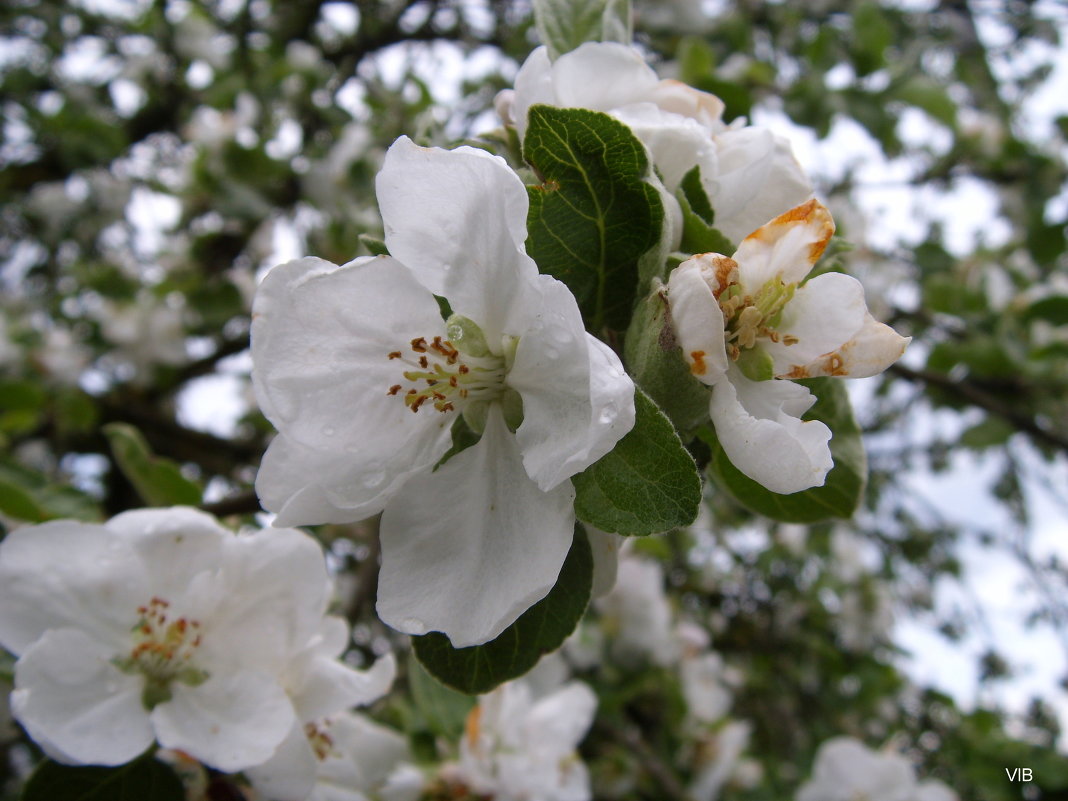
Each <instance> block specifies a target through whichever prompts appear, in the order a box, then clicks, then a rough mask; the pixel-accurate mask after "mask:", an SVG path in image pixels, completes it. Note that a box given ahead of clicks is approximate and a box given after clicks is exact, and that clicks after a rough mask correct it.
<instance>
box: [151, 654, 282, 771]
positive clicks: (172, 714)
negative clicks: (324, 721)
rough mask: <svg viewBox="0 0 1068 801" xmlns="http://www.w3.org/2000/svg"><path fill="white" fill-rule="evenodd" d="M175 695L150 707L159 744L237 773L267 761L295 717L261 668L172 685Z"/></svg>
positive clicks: (276, 687)
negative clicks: (193, 683)
mask: <svg viewBox="0 0 1068 801" xmlns="http://www.w3.org/2000/svg"><path fill="white" fill-rule="evenodd" d="M171 692H172V693H173V698H172V699H171V700H170V701H166V702H164V703H162V704H160V705H159V706H157V707H156V708H155V709H154V710H152V725H153V728H155V730H156V736H157V738H158V739H159V743H160V745H162V746H163V747H164V748H178V749H181V750H182V751H185V752H186V753H187V754H189V755H190V756H192V757H195V758H196V759H199V760H200V761H201V762H203V763H204V764H205V765H210V766H212V767H214V768H218V769H219V770H222V771H226V772H227V773H233V772H234V771H238V770H243V769H245V768H248V767H251V766H253V765H261V764H263V763H264V762H266V761H267V760H268V759H269V758H270V757H271V755H272V754H273V753H274V752H275V749H277V748H278V746H279V745H281V744H282V741H283V740H284V739H285V738H286V735H288V734H289V731H290V729H291V728H292V727H293V725H294V723H295V722H296V716H295V715H294V714H293V706H292V704H290V702H289V698H288V697H287V696H286V694H285V691H284V690H282V688H281V687H280V686H278V684H277V683H276V682H275V681H274V679H272V678H271V677H270V676H268V675H266V674H265V673H262V672H260V671H258V670H235V671H232V672H229V673H224V674H216V675H212V676H210V677H209V678H208V680H207V681H205V682H204V683H203V684H200V685H198V686H196V687H189V686H187V685H185V684H182V683H180V682H174V683H172V684H171Z"/></svg>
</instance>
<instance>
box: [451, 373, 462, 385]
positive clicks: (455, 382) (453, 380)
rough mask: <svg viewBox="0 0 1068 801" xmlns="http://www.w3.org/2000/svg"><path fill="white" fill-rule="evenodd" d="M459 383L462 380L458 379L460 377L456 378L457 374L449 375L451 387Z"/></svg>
mask: <svg viewBox="0 0 1068 801" xmlns="http://www.w3.org/2000/svg"><path fill="white" fill-rule="evenodd" d="M459 383H460V382H459V380H458V379H457V378H456V376H454V375H451V376H449V386H450V387H455V386H457V385H458V384H459Z"/></svg>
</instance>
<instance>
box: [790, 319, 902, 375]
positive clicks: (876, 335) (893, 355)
mask: <svg viewBox="0 0 1068 801" xmlns="http://www.w3.org/2000/svg"><path fill="white" fill-rule="evenodd" d="M911 341H912V337H903V336H901V335H900V334H898V333H897V331H895V330H894V329H893V328H891V327H890V326H888V325H886V324H884V323H880V322H878V321H877V320H876V319H875V318H874V317H872V316H871V314H867V315H866V317H865V319H864V324H863V325H862V326H861V328H860V331H858V332H857V334H856V335H855V336H854V337H853V338H852V339H851V340H849V341H848V342H846V343H845V344H844V345H842V346H841V347H839V348H838V349H837V350H832V351H830V352H828V353H824V354H821V355H820V357H819V358H817V359H814V360H813V361H811V362H809V363H808V364H803V365H802V364H796V363H794V364H791V365H790V367H789V369H788V370H783V371H782V374H781V375H780V376H779V378H810V377H814V376H823V375H830V376H844V377H847V378H867V377H868V376H873V375H878V374H879V373H881V372H883V370H885V369H886V368H887V367H889V366H890V365H891V364H893V363H894V362H896V361H897V360H898V359H900V358H901V355H902V354H903V353H904V352H905V348H907V347H908V344H909V342H911Z"/></svg>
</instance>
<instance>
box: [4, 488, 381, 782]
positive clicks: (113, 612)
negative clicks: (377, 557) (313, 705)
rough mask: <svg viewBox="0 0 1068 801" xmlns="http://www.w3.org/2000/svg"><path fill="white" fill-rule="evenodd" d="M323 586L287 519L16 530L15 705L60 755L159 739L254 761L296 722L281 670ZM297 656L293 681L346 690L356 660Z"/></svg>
mask: <svg viewBox="0 0 1068 801" xmlns="http://www.w3.org/2000/svg"><path fill="white" fill-rule="evenodd" d="M328 597H329V578H328V576H327V573H326V567H325V562H324V559H323V555H322V552H321V550H320V548H319V546H318V545H317V544H316V543H315V541H314V540H312V539H311V538H310V537H308V536H307V535H306V534H303V533H301V532H299V531H294V530H281V531H279V530H272V531H267V532H255V533H249V534H242V535H235V534H233V533H232V532H230V531H228V530H227V529H224V528H222V527H220V526H219V524H218V523H216V522H215V520H214V519H213V518H212V517H210V516H208V515H206V514H203V513H201V512H197V511H196V510H193V509H188V508H182V507H178V508H173V509H151V510H139V511H133V512H126V513H124V514H121V515H119V516H118V517H115V518H113V519H112V520H111V521H109V522H108V523H107V524H105V525H92V524H87V523H80V522H76V521H70V520H62V521H55V522H50V523H45V524H43V525H40V526H32V527H26V528H22V529H18V530H16V531H14V532H11V533H10V534H9V535H8V536H7V538H6V539H5V540H4V542H3V544H2V545H0V645H3V647H4V648H6V649H8V650H9V651H11V652H12V653H14V654H16V655H17V656H18V657H19V659H18V661H17V662H16V664H15V691H14V692H13V693H12V710H13V713H14V715H15V717H16V718H17V719H18V720H19V722H20V723H22V725H23V726H24V727H25V728H26V730H27V732H28V733H29V734H30V736H31V737H32V738H33V739H34V740H35V741H36V742H37V743H39V744H40V745H41V746H42V747H43V748H44V749H45V750H46V751H47V752H48V753H49V754H50V755H51V756H53V757H55V758H56V759H59V760H61V761H64V762H73V763H95V764H107V765H114V764H121V763H124V762H128V761H129V760H131V759H133V758H134V757H136V756H137V755H138V754H139V753H141V752H142V751H144V750H145V749H146V748H147V747H148V746H149V745H151V744H152V742H153V740H158V741H159V743H160V744H161V745H162V746H164V747H167V748H175V749H180V750H182V751H184V752H186V753H188V754H190V755H192V756H194V757H196V758H197V759H199V760H201V761H203V762H204V763H206V764H208V765H211V766H213V767H216V768H219V769H220V770H224V771H235V770H240V769H242V768H245V767H248V766H250V765H255V764H258V763H261V762H263V761H264V760H265V759H267V758H268V757H270V756H271V754H272V753H273V752H274V750H275V749H276V748H277V747H278V745H279V744H280V743H281V742H282V740H283V739H284V738H285V736H286V734H287V733H288V732H289V731H290V729H291V728H292V726H293V725H294V722H295V721H296V714H295V711H294V706H293V702H292V701H291V699H290V697H289V696H288V695H287V691H286V687H285V676H286V673H287V671H288V670H289V666H290V665H291V664H292V662H293V660H294V659H295V658H296V657H297V656H299V655H300V654H301V653H302V652H303V651H306V650H307V649H308V648H310V647H313V646H314V644H315V643H316V642H317V640H316V636H317V634H318V633H319V632H320V629H321V627H322V626H323V625H324V622H323V621H324V618H323V615H324V611H325V609H326V604H327V601H328ZM306 658H307V662H308V664H307V666H306V669H305V670H304V674H305V675H306V676H308V677H310V678H309V682H308V683H307V686H306V687H305V688H303V689H304V690H306V691H307V692H311V690H312V689H313V688H315V689H317V690H318V691H319V695H320V700H321V701H323V702H324V704H325V706H326V707H329V712H335V711H338V710H339V709H343V708H346V707H347V706H351V705H352V704H353V703H356V702H357V700H356V699H358V696H359V694H358V693H354V692H353V688H354V687H358V686H359V685H360V684H361V683H362V682H361V677H360V675H359V674H358V673H357V672H356V671H353V670H351V669H349V668H346V667H345V666H343V665H341V664H340V663H337V662H335V661H334V660H333V654H330V655H326V654H324V653H322V652H321V651H319V652H316V653H315V654H314V655H308V656H307V657H306ZM324 660H325V662H326V663H328V664H324ZM324 678H325V679H328V681H329V686H326V682H324V681H323V679H324ZM298 689H300V688H298ZM324 714H325V713H324Z"/></svg>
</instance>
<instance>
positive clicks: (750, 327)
mask: <svg viewBox="0 0 1068 801" xmlns="http://www.w3.org/2000/svg"><path fill="white" fill-rule="evenodd" d="M796 289H797V284H786V283H783V281H782V279H781V278H774V279H772V280H771V281H766V282H765V283H764V285H763V286H761V287H760V289H758V290H757V292H756V294H749V293H746V291H745V289H744V287H742V285H741V284H739V283H737V281H735V282H733V283H731V284H729V285H728V286H727V288H726V289H725V290H723V292H722V293H721V294H720V296H719V307H720V309H721V310H722V311H723V319H724V321H725V324H726V333H727V336H726V339H727V353H728V355H729V356H730V357H731V358H732V359H734V360H735V361H737V360H738V357H739V356H740V355H741V350H742V349H743V348H751V347H753V346H754V345H756V342H757V340H758V339H760V338H762V337H763V338H767V339H770V340H771V341H772V342H779V341H782V343H783V344H784V345H793V344H795V343H796V342H797V337H795V336H791V335H789V334H787V335H785V336H782V335H780V334H779V332H778V331H777V330H776V328H777V326H778V325H779V324H780V323H781V322H782V310H783V309H784V308H785V306H786V304H787V303H789V302H790V300H791V299H792V298H793V296H794V291H795V290H796Z"/></svg>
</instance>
